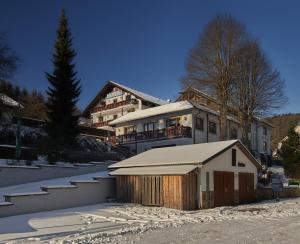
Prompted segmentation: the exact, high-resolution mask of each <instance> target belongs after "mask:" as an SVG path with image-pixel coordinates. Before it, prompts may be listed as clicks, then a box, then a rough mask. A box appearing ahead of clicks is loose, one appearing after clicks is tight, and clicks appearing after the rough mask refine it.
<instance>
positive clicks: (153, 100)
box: [83, 80, 168, 115]
mask: <svg viewBox="0 0 300 244" xmlns="http://www.w3.org/2000/svg"><path fill="white" fill-rule="evenodd" d="M111 86H116V87H119V88H120V89H122V90H125V91H127V92H130V93H132V94H134V95H135V96H136V97H137V98H140V99H142V100H143V101H148V102H151V103H153V104H155V105H164V104H167V103H168V102H167V101H165V100H163V99H160V98H157V97H154V96H151V95H149V94H147V93H144V92H141V91H138V90H135V89H132V88H130V87H127V86H124V85H122V84H119V83H117V82H115V81H111V80H110V81H108V82H107V83H106V84H105V86H104V87H103V88H102V89H101V90H100V91H99V92H98V94H97V95H96V96H95V97H94V99H93V100H92V101H91V102H90V103H89V104H88V106H87V107H86V109H85V110H84V111H83V115H88V112H89V110H90V108H91V107H93V106H95V105H96V103H97V102H98V98H99V96H101V95H102V94H104V93H105V92H106V91H107V89H108V88H109V87H111Z"/></svg>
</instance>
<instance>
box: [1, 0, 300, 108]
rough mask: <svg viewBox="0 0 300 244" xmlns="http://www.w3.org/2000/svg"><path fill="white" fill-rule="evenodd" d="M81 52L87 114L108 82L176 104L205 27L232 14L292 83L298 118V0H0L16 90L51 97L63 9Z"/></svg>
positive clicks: (79, 68) (79, 66) (82, 101)
mask: <svg viewBox="0 0 300 244" xmlns="http://www.w3.org/2000/svg"><path fill="white" fill-rule="evenodd" d="M62 8H65V10H66V14H67V17H68V19H69V24H70V28H71V32H72V36H73V45H74V48H75V49H76V51H77V53H78V54H77V56H76V59H75V63H76V71H77V72H78V78H80V79H81V85H82V93H81V96H80V100H79V102H78V106H79V107H80V108H81V109H84V108H85V107H86V106H87V104H88V103H89V102H90V101H91V100H92V99H93V97H94V96H95V95H96V94H97V92H98V91H99V90H100V89H101V87H102V86H103V85H104V84H105V83H106V81H107V80H114V81H116V82H119V83H121V84H124V85H127V86H129V87H131V88H134V89H137V90H140V91H144V92H146V93H149V94H151V95H154V96H157V97H160V98H163V99H172V100H174V99H175V98H176V96H177V95H178V92H179V91H180V88H181V87H180V79H181V77H183V76H184V74H185V62H186V59H187V55H188V52H189V50H190V49H191V48H192V47H193V46H194V45H195V43H196V42H197V40H198V38H199V35H200V33H201V31H202V30H203V28H204V27H205V25H206V24H207V23H208V22H209V21H210V20H211V19H212V18H213V17H214V16H216V15H217V14H224V13H228V14H231V15H233V16H234V17H235V18H237V19H238V20H239V21H241V22H243V23H244V24H246V26H247V28H248V31H249V32H250V33H251V34H252V35H253V36H254V37H256V38H258V39H259V41H260V43H261V45H262V48H263V50H264V51H265V53H266V54H267V56H268V58H269V59H270V60H271V62H272V63H273V65H274V66H275V67H276V68H277V69H278V70H279V71H280V73H281V75H282V77H283V79H284V80H285V82H286V94H287V96H288V98H289V103H288V104H287V105H286V106H285V107H284V108H282V109H280V110H277V111H274V113H288V112H294V113H296V112H300V82H299V77H300V76H299V72H300V67H299V64H300V61H299V57H300V47H299V44H300V29H299V23H300V1H296V0H295V1H292V0H285V1H283V0H281V1H277V0H273V1H268V0H265V1H263V0H251V1H246V0H244V1H241V0H235V1H234V0H226V1H221V0H203V1H200V0H182V1H178V0H151V1H150V0H119V1H117V0H107V1H106V0H97V1H93V0H85V1H84V0H81V1H79V0H72V1H71V0H68V1H66V0H43V1H41V0H26V1H19V0H0V9H1V15H0V32H4V33H5V34H6V37H7V40H8V43H9V45H10V46H11V48H12V49H13V50H14V51H15V53H16V54H17V56H18V57H19V58H20V64H19V69H18V71H17V73H16V74H15V75H14V77H13V78H12V81H13V82H14V83H15V84H18V85H21V86H23V87H26V88H28V89H33V88H35V89H38V90H39V91H41V92H45V91H46V89H47V87H48V81H47V79H46V77H45V72H51V71H52V70H53V65H52V63H51V58H52V53H53V51H54V42H55V38H56V29H57V27H58V19H59V16H60V13H61V9H62Z"/></svg>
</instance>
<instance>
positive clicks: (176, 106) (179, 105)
mask: <svg viewBox="0 0 300 244" xmlns="http://www.w3.org/2000/svg"><path fill="white" fill-rule="evenodd" d="M192 108H197V109H200V110H202V111H205V112H208V113H210V114H213V115H216V116H218V115H219V112H217V111H214V110H212V109H209V108H208V107H206V106H203V105H200V104H196V103H194V102H191V101H180V102H174V103H169V104H166V105H161V106H158V107H154V108H147V109H143V110H138V111H135V112H131V113H128V114H125V115H123V116H121V117H120V118H117V119H115V120H113V121H112V122H110V123H109V124H110V125H117V124H120V123H125V122H129V121H134V120H138V119H144V118H149V117H153V116H157V115H161V114H167V113H173V112H179V111H183V110H188V109H192ZM227 119H228V120H231V121H234V122H236V123H239V121H238V120H236V119H235V118H233V117H231V116H227Z"/></svg>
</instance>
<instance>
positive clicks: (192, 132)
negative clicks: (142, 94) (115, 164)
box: [110, 101, 271, 155]
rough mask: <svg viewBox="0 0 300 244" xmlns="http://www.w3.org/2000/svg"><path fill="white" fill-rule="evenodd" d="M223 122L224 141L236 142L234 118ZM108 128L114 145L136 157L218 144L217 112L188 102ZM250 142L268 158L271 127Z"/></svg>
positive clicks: (131, 116) (119, 121)
mask: <svg viewBox="0 0 300 244" xmlns="http://www.w3.org/2000/svg"><path fill="white" fill-rule="evenodd" d="M227 120H228V123H227V124H228V131H227V135H228V138H227V139H228V140H230V139H240V138H241V132H240V129H239V121H238V120H237V119H236V118H235V117H234V116H228V117H227ZM110 125H112V126H115V127H116V142H117V143H118V144H120V145H122V146H126V147H128V148H129V149H130V150H131V151H132V152H136V153H141V152H144V151H146V150H149V149H152V148H158V147H169V146H178V145H187V144H197V143H206V142H215V141H219V134H220V133H219V112H217V111H215V110H212V109H210V108H208V107H207V106H204V105H200V104H199V103H194V102H192V101H179V102H174V103H169V104H166V105H162V106H159V107H155V108H149V109H145V110H142V111H136V112H134V113H130V114H127V115H124V116H122V117H120V118H118V119H116V120H114V121H113V122H111V123H110ZM256 128H258V126H257V127H256ZM263 128H266V129H263ZM252 133H253V134H252ZM251 139H253V140H254V141H255V142H256V144H254V145H255V146H257V151H258V152H259V153H262V154H267V155H269V154H270V151H271V149H270V145H271V127H269V126H267V125H266V126H265V127H263V126H262V127H259V129H257V130H255V131H253V132H251Z"/></svg>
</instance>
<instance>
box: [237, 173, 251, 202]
mask: <svg viewBox="0 0 300 244" xmlns="http://www.w3.org/2000/svg"><path fill="white" fill-rule="evenodd" d="M253 200H254V174H253V173H241V172H240V173H239V203H247V202H252V201H253Z"/></svg>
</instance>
